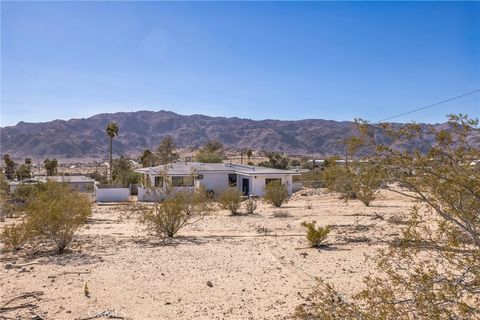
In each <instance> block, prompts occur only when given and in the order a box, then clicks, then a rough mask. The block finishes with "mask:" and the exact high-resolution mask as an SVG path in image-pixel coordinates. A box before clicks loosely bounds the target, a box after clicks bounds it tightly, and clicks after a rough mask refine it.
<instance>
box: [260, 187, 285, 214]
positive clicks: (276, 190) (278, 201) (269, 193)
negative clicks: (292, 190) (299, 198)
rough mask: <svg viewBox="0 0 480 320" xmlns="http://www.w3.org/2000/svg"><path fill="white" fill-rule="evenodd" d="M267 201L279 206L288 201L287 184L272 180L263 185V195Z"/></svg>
mask: <svg viewBox="0 0 480 320" xmlns="http://www.w3.org/2000/svg"><path fill="white" fill-rule="evenodd" d="M263 198H264V200H265V201H266V202H267V203H270V204H272V205H273V206H275V207H277V208H279V207H281V206H282V204H284V203H286V202H287V201H288V198H289V195H288V189H287V186H286V185H284V184H282V183H281V182H280V181H273V182H270V183H268V184H267V185H266V186H265V195H264V196H263Z"/></svg>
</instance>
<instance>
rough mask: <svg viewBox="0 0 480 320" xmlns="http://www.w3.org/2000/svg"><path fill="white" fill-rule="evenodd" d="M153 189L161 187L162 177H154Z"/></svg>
mask: <svg viewBox="0 0 480 320" xmlns="http://www.w3.org/2000/svg"><path fill="white" fill-rule="evenodd" d="M155 187H159V188H162V187H163V177H155Z"/></svg>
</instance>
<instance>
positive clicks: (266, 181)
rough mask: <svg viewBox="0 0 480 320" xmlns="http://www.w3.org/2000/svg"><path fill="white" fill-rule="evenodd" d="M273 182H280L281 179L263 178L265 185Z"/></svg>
mask: <svg viewBox="0 0 480 320" xmlns="http://www.w3.org/2000/svg"><path fill="white" fill-rule="evenodd" d="M273 182H276V183H279V184H282V179H280V178H274V179H265V185H268V184H270V183H273Z"/></svg>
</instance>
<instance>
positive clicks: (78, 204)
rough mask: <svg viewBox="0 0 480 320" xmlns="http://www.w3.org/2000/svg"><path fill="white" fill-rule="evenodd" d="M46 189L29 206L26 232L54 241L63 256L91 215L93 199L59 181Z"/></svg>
mask: <svg viewBox="0 0 480 320" xmlns="http://www.w3.org/2000/svg"><path fill="white" fill-rule="evenodd" d="M42 189H43V190H40V191H38V192H36V193H35V194H34V195H33V196H32V197H31V198H30V199H29V200H28V203H27V206H26V207H25V211H26V220H25V228H26V232H28V233H31V234H32V235H37V236H38V237H40V238H41V239H44V240H47V241H49V242H52V243H53V244H54V245H55V248H56V249H57V252H58V253H62V252H63V251H64V250H65V248H66V247H67V246H68V245H69V244H70V243H71V242H72V240H73V236H74V234H75V232H76V231H77V230H78V228H80V227H81V226H82V225H83V224H85V222H86V220H87V218H88V217H89V216H90V215H91V212H92V209H91V204H90V200H89V199H88V197H87V196H86V195H84V194H80V193H78V192H74V191H72V190H71V189H70V188H69V187H68V186H66V185H64V184H60V183H56V182H47V183H45V184H44V186H43V188H42Z"/></svg>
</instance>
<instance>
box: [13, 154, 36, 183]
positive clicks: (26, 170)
mask: <svg viewBox="0 0 480 320" xmlns="http://www.w3.org/2000/svg"><path fill="white" fill-rule="evenodd" d="M31 165H32V159H30V158H26V159H25V164H22V165H21V166H20V167H19V168H18V169H17V171H16V172H15V176H16V177H17V180H23V179H28V178H30V176H31Z"/></svg>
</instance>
